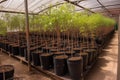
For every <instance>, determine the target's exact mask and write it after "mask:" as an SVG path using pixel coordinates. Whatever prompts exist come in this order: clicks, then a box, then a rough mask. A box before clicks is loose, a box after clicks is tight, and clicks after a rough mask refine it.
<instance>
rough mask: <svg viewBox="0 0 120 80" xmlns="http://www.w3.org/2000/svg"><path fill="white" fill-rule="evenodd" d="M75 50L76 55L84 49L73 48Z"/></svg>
mask: <svg viewBox="0 0 120 80" xmlns="http://www.w3.org/2000/svg"><path fill="white" fill-rule="evenodd" d="M73 50H74V51H75V53H80V51H82V48H73Z"/></svg>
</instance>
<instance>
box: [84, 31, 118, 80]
mask: <svg viewBox="0 0 120 80" xmlns="http://www.w3.org/2000/svg"><path fill="white" fill-rule="evenodd" d="M117 58H118V32H116V33H115V34H114V37H113V39H112V40H111V41H110V44H109V45H108V46H107V47H106V48H105V49H104V50H103V53H102V54H101V55H100V57H99V59H98V61H97V63H96V64H95V65H94V67H93V68H92V69H91V70H90V71H89V73H88V74H87V76H86V77H85V80H117Z"/></svg>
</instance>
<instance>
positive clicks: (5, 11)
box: [0, 10, 37, 15]
mask: <svg viewBox="0 0 120 80" xmlns="http://www.w3.org/2000/svg"><path fill="white" fill-rule="evenodd" d="M0 12H4V13H16V14H25V12H18V11H7V10H0ZM29 14H30V15H37V14H36V13H29Z"/></svg>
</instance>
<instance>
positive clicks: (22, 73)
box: [0, 54, 51, 80]
mask: <svg viewBox="0 0 120 80" xmlns="http://www.w3.org/2000/svg"><path fill="white" fill-rule="evenodd" d="M0 60H1V64H2V65H4V64H10V65H14V67H15V77H18V78H21V79H15V80H51V79H50V78H48V77H47V76H45V75H44V74H42V73H40V72H38V71H36V70H35V69H32V71H31V72H28V67H27V66H26V65H24V64H22V63H20V62H19V61H17V60H16V59H14V58H12V57H9V56H8V55H7V54H0Z"/></svg>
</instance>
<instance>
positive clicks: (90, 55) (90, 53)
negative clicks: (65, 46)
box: [85, 49, 96, 65]
mask: <svg viewBox="0 0 120 80" xmlns="http://www.w3.org/2000/svg"><path fill="white" fill-rule="evenodd" d="M85 52H86V53H88V65H92V64H93V62H94V60H95V57H94V55H96V53H95V52H96V51H95V49H86V50H85Z"/></svg>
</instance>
